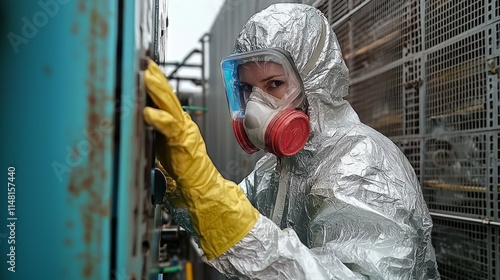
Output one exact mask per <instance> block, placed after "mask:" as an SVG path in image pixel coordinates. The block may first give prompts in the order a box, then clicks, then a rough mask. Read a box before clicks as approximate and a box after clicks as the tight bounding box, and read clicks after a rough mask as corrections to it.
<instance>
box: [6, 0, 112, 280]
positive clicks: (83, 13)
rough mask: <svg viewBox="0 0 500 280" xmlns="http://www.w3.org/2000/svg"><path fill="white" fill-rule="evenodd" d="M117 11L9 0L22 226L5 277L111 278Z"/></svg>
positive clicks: (9, 160)
mask: <svg viewBox="0 0 500 280" xmlns="http://www.w3.org/2000/svg"><path fill="white" fill-rule="evenodd" d="M116 16H117V5H116V1H98V0H90V1H83V0H80V1H67V0H65V1H63V0H45V1H30V2H26V1H22V2H19V1H3V2H2V35H3V36H4V37H5V38H8V40H2V43H1V49H2V62H4V63H2V67H3V69H2V83H1V84H2V95H3V94H4V93H7V92H10V93H13V94H9V95H8V96H7V95H4V96H6V97H7V98H5V99H2V104H3V105H2V106H5V108H8V110H7V111H5V110H3V109H4V107H2V110H1V111H2V112H3V113H4V114H8V115H9V117H8V119H10V120H11V121H10V122H9V123H5V122H2V130H3V131H16V133H15V134H12V137H9V138H8V139H7V142H6V143H5V144H7V146H6V147H8V149H4V148H2V168H4V164H6V165H8V166H15V168H16V170H17V174H16V175H17V185H18V186H17V192H16V198H17V199H16V203H17V205H16V206H17V209H16V215H17V218H18V220H17V221H16V222H17V223H18V226H17V227H16V231H15V232H16V244H15V246H16V247H15V251H16V259H15V268H16V272H15V273H13V272H10V271H8V270H7V269H6V268H5V266H4V265H2V268H1V270H0V278H1V279H29V278H32V277H35V276H36V277H37V278H40V279H109V274H110V272H109V267H110V262H109V258H110V240H111V235H110V225H111V222H110V221H111V213H112V211H111V209H112V208H111V207H112V203H111V191H112V185H113V172H112V170H113V168H114V163H113V147H114V144H113V136H114V132H115V123H114V105H115V104H114V95H115V76H116V75H115V74H116V73H115V64H116V63H115V62H116V61H115V60H116V46H117V34H116V23H117V20H116ZM9 34H10V35H9ZM8 36H10V37H8ZM4 117H6V116H4V115H2V119H7V118H4ZM3 144H4V142H2V146H3ZM6 168H7V167H5V169H6ZM3 195H4V192H3V191H2V202H1V204H2V205H4V202H5V201H6V199H4V197H3ZM2 214H3V213H2ZM2 220H3V221H4V220H5V219H4V218H3V216H2ZM3 234H4V227H2V229H1V230H0V245H1V246H0V248H1V255H2V257H1V260H2V264H5V263H6V261H5V259H4V258H5V257H6V252H5V254H4V249H5V248H6V247H5V246H4V241H5V240H4V239H2V238H1V237H2V236H3ZM13 245H14V244H13Z"/></svg>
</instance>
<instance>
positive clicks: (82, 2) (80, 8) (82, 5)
mask: <svg viewBox="0 0 500 280" xmlns="http://www.w3.org/2000/svg"><path fill="white" fill-rule="evenodd" d="M85 1H86V0H80V2H78V11H80V12H82V13H83V12H85Z"/></svg>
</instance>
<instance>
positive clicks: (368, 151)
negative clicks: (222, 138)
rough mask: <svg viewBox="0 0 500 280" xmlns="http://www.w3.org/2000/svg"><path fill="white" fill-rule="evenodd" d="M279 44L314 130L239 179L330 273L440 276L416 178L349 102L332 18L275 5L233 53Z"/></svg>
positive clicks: (256, 19) (254, 21)
mask: <svg viewBox="0 0 500 280" xmlns="http://www.w3.org/2000/svg"><path fill="white" fill-rule="evenodd" d="M272 47H278V48H282V49H284V50H286V51H288V52H289V53H290V54H291V56H292V58H293V60H294V62H295V64H296V67H297V69H298V71H299V73H300V76H301V77H302V80H303V85H304V89H305V95H306V98H307V100H308V104H309V108H308V115H309V117H310V124H311V132H310V135H309V139H308V141H307V143H306V145H305V147H304V148H303V149H302V150H301V151H300V152H299V153H297V154H296V155H294V156H291V157H282V158H277V157H276V156H274V155H272V154H266V155H265V156H264V157H263V158H262V159H260V160H259V161H258V162H257V164H256V167H255V169H254V170H253V171H252V173H251V174H250V175H249V176H248V177H247V178H245V179H244V180H243V181H242V182H241V183H240V186H241V187H242V188H243V189H244V190H245V191H246V194H247V196H248V198H249V199H250V201H251V202H252V204H253V205H254V206H255V207H256V208H257V209H258V210H259V211H260V213H262V214H263V215H265V216H267V217H268V218H270V219H271V220H272V221H273V222H274V223H275V224H277V225H278V226H280V228H282V229H285V228H289V229H293V231H294V232H295V233H296V234H297V236H298V238H299V239H300V241H301V242H302V243H303V244H305V245H306V246H307V247H308V248H310V250H311V251H312V252H313V254H314V258H318V259H319V260H320V262H321V263H322V264H323V265H324V267H326V268H327V269H328V270H329V271H330V275H332V276H331V278H332V279H333V278H335V279H337V278H338V279H363V278H368V279H422V280H423V279H439V273H438V272H437V265H436V262H435V256H434V249H433V247H432V245H431V229H432V221H431V218H430V216H429V213H428V209H427V206H426V204H425V201H424V200H423V196H422V193H421V189H420V184H419V182H418V179H417V177H416V175H415V173H414V171H413V168H412V166H411V165H410V163H409V162H408V160H407V159H406V157H405V156H404V154H402V152H401V151H400V150H399V148H398V147H397V146H396V145H395V144H394V143H392V142H391V141H390V140H389V139H388V138H386V137H385V136H383V135H381V134H380V133H378V132H377V131H375V130H373V129H371V128H370V127H368V126H366V125H364V124H362V123H361V122H360V121H359V118H358V116H357V114H356V113H355V112H354V110H353V109H352V107H351V106H350V105H349V103H348V102H347V101H346V100H344V99H343V97H344V96H346V95H347V92H348V85H349V75H348V69H347V67H346V65H345V63H344V60H343V57H342V53H341V50H340V47H339V43H338V41H337V38H336V35H335V34H334V32H333V31H332V29H331V28H330V26H329V24H328V21H327V19H326V18H325V17H324V16H323V15H322V14H321V12H320V11H319V10H317V9H315V8H314V7H312V6H308V5H303V4H275V5H272V6H270V7H268V8H267V9H265V10H263V11H261V12H259V13H257V14H255V15H254V16H253V17H251V18H250V19H249V21H248V22H247V23H246V24H245V25H244V27H243V29H242V31H241V32H240V34H239V35H238V37H237V40H236V46H235V52H237V53H242V52H247V51H253V50H258V49H264V48H272ZM258 226H259V225H257V227H258ZM265 228H266V226H262V228H261V230H265ZM276 242H281V241H276ZM247 245H248V244H247ZM248 246H250V245H248ZM255 250H256V251H259V248H255ZM228 254H231V252H229V253H228ZM296 257H297V258H300V257H301V256H296ZM303 258H309V257H308V256H307V255H305V256H304V257H303ZM229 259H230V258H229ZM246 261H247V262H250V263H251V262H252V260H251V259H250V260H246ZM253 261H254V262H255V260H253ZM228 262H229V261H228ZM231 262H239V260H234V259H233V260H231ZM234 265H235V264H234V263H232V264H231V266H234ZM239 265H242V266H244V265H245V263H244V261H242V263H239ZM222 266H227V264H226V265H222ZM235 275H237V276H238V274H237V273H235ZM269 275H270V277H271V275H272V274H269ZM335 275H336V276H335ZM269 279H271V278H269ZM311 279H314V278H311ZM317 279H319V278H317Z"/></svg>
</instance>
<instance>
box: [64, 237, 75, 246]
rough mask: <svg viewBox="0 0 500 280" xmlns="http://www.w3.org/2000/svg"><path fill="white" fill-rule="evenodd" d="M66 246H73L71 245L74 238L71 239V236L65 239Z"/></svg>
mask: <svg viewBox="0 0 500 280" xmlns="http://www.w3.org/2000/svg"><path fill="white" fill-rule="evenodd" d="M64 246H66V247H71V246H73V240H72V239H69V238H68V239H65V240H64Z"/></svg>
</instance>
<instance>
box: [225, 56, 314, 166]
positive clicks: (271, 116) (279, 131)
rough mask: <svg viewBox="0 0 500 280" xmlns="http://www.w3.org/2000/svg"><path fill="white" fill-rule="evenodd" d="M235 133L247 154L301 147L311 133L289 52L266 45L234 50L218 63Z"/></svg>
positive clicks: (289, 152) (286, 153) (290, 152)
mask: <svg viewBox="0 0 500 280" xmlns="http://www.w3.org/2000/svg"><path fill="white" fill-rule="evenodd" d="M221 70H222V77H223V81H224V86H225V90H226V96H227V101H228V105H229V111H230V115H231V118H232V125H233V131H234V134H235V136H236V140H237V142H238V144H239V145H240V146H241V147H242V148H243V150H244V151H245V152H247V153H249V154H251V153H254V152H256V151H258V150H259V149H263V150H266V151H268V152H270V153H273V154H275V155H277V156H291V155H294V154H296V153H297V152H298V151H300V150H301V149H302V148H303V147H304V145H305V143H306V141H307V139H308V137H309V131H310V125H309V117H308V116H307V114H306V110H307V101H306V98H305V95H304V86H303V84H302V80H301V78H300V76H299V74H298V71H297V69H296V67H295V64H294V63H293V60H292V58H291V56H290V54H289V53H288V52H286V51H284V50H282V49H279V48H268V49H261V50H257V51H250V52H246V53H239V54H233V55H230V56H228V57H226V58H224V59H223V60H222V62H221Z"/></svg>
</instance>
